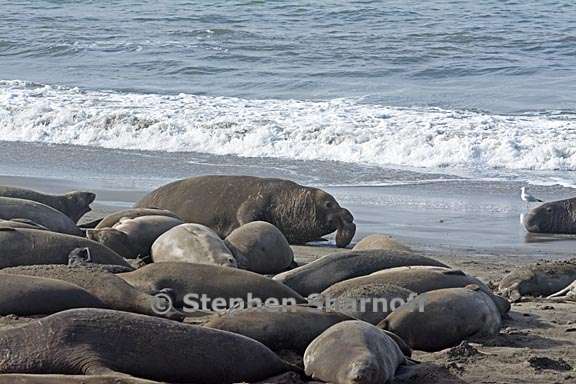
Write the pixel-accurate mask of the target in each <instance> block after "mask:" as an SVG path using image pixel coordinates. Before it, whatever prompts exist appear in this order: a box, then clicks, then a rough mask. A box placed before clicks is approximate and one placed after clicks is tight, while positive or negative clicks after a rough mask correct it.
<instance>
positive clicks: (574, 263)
mask: <svg viewBox="0 0 576 384" xmlns="http://www.w3.org/2000/svg"><path fill="white" fill-rule="evenodd" d="M574 280H576V259H572V260H567V261H548V262H542V263H536V264H529V265H525V266H522V267H520V268H518V269H516V270H514V271H512V272H510V273H509V274H508V275H506V276H505V277H504V278H503V279H502V281H501V282H500V284H499V287H498V288H499V290H500V292H501V293H502V294H503V295H504V296H506V297H509V298H510V299H511V300H513V301H516V300H519V299H520V298H521V297H522V296H532V297H539V296H544V297H546V296H549V295H552V294H554V293H556V292H558V291H560V290H561V289H564V288H566V287H567V286H568V285H570V284H571V283H572V282H573V281H574Z"/></svg>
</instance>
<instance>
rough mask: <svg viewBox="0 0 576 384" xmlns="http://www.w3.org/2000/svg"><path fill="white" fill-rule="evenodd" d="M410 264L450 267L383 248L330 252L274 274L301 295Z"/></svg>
mask: <svg viewBox="0 0 576 384" xmlns="http://www.w3.org/2000/svg"><path fill="white" fill-rule="evenodd" d="M406 265H431V266H439V267H447V265H446V264H443V263H441V262H439V261H436V260H433V259H430V258H428V257H425V256H421V255H418V254H414V253H409V252H393V251H386V250H382V249H376V250H370V251H348V252H338V253H331V254H329V255H326V256H324V257H322V258H320V259H318V260H314V261H313V262H311V263H309V264H306V265H303V266H301V267H298V268H295V269H292V270H290V271H287V272H283V273H280V274H278V275H276V276H274V280H276V281H279V282H281V283H283V284H286V285H287V286H289V287H290V288H292V289H294V290H295V291H296V292H298V293H300V294H301V295H304V296H308V295H310V294H313V293H320V292H322V291H323V290H325V289H326V288H328V287H329V286H331V285H333V284H336V283H338V282H339V281H342V280H347V279H351V278H353V277H358V276H364V275H366V274H369V273H372V272H376V271H379V270H381V269H387V268H394V267H401V266H406Z"/></svg>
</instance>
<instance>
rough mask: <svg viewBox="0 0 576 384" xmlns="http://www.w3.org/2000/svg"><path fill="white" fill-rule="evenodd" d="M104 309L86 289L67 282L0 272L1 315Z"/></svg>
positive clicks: (28, 314) (45, 313)
mask: <svg viewBox="0 0 576 384" xmlns="http://www.w3.org/2000/svg"><path fill="white" fill-rule="evenodd" d="M89 307H93V308H103V307H104V304H103V303H102V302H101V301H100V300H99V299H98V298H96V297H95V296H93V295H92V294H90V293H89V292H87V291H86V290H84V289H82V288H81V287H78V286H76V285H74V284H70V283H68V282H64V281H59V280H54V279H47V278H42V277H31V276H20V275H12V274H8V273H5V272H4V271H2V272H0V315H2V316H5V315H19V316H30V315H47V314H52V313H55V312H60V311H64V310H66V309H72V308H89Z"/></svg>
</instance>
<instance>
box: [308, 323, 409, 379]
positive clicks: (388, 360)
mask: <svg viewBox="0 0 576 384" xmlns="http://www.w3.org/2000/svg"><path fill="white" fill-rule="evenodd" d="M405 363H407V359H406V357H405V356H404V354H403V353H402V351H401V350H400V347H398V345H397V344H396V342H395V341H394V339H392V338H391V337H390V336H388V334H386V333H384V332H382V331H381V330H380V329H379V328H377V327H375V326H374V325H371V324H368V323H365V322H363V321H359V320H349V321H343V322H341V323H338V324H336V325H334V326H332V327H330V328H328V329H327V330H326V331H324V332H323V333H322V334H321V335H320V336H318V337H317V338H316V339H314V341H313V342H312V343H311V344H310V345H309V346H308V348H307V349H306V352H305V353H304V367H305V369H306V374H307V375H308V376H311V377H313V378H314V379H319V380H322V381H324V382H328V383H338V384H356V383H366V384H376V383H388V382H390V381H391V380H392V379H393V378H394V376H395V375H396V370H397V369H398V367H400V366H401V365H402V364H405Z"/></svg>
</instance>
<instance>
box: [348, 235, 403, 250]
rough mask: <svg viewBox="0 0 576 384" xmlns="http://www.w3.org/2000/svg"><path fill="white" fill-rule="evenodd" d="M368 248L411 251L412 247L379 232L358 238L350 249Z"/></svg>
mask: <svg viewBox="0 0 576 384" xmlns="http://www.w3.org/2000/svg"><path fill="white" fill-rule="evenodd" d="M369 249H386V250H388V251H404V252H411V251H412V249H410V247H407V246H405V245H403V244H400V243H399V242H398V241H396V240H395V239H394V238H393V237H392V236H388V235H384V234H381V233H378V234H374V235H370V236H366V237H365V238H363V239H362V240H360V241H359V242H358V243H356V245H355V246H354V248H352V250H354V251H366V250H369Z"/></svg>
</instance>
